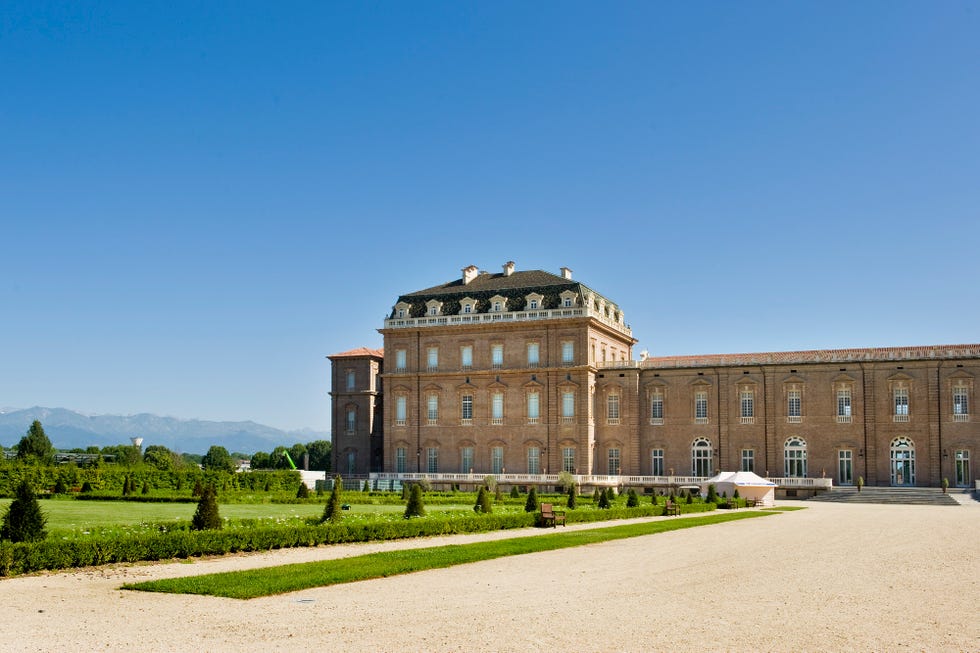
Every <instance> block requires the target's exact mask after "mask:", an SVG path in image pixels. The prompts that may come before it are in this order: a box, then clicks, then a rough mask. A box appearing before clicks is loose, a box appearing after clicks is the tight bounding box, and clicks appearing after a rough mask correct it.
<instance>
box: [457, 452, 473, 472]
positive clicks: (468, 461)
mask: <svg viewBox="0 0 980 653" xmlns="http://www.w3.org/2000/svg"><path fill="white" fill-rule="evenodd" d="M459 467H460V470H459V471H461V472H462V473H464V474H469V473H470V472H472V471H473V447H463V448H462V449H460V450H459Z"/></svg>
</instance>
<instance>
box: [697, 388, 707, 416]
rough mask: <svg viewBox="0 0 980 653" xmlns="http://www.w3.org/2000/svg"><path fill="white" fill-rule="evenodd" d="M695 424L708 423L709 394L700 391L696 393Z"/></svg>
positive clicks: (705, 391)
mask: <svg viewBox="0 0 980 653" xmlns="http://www.w3.org/2000/svg"><path fill="white" fill-rule="evenodd" d="M694 423H695V424H707V423H708V392H707V390H698V391H697V392H695V393H694Z"/></svg>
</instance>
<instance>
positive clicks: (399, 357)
mask: <svg viewBox="0 0 980 653" xmlns="http://www.w3.org/2000/svg"><path fill="white" fill-rule="evenodd" d="M406 369H408V354H407V353H406V352H405V350H404V349H396V350H395V371H396V372H404V371H405V370H406Z"/></svg>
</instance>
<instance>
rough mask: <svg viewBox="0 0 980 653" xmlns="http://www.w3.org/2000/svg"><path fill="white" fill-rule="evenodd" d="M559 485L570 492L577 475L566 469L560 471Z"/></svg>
mask: <svg viewBox="0 0 980 653" xmlns="http://www.w3.org/2000/svg"><path fill="white" fill-rule="evenodd" d="M558 485H560V486H561V487H562V489H563V490H565V491H566V492H568V488H570V487H572V486H573V485H575V477H574V476H572V473H571V472H569V471H566V470H562V471H560V472H558Z"/></svg>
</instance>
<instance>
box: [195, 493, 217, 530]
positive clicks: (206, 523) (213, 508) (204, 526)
mask: <svg viewBox="0 0 980 653" xmlns="http://www.w3.org/2000/svg"><path fill="white" fill-rule="evenodd" d="M191 529H193V530H195V531H216V530H220V529H221V515H219V514H218V491H217V490H216V489H215V487H214V486H213V485H206V486H205V487H204V490H203V491H202V492H201V498H200V500H199V501H198V502H197V510H196V511H195V512H194V517H193V518H192V519H191Z"/></svg>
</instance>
